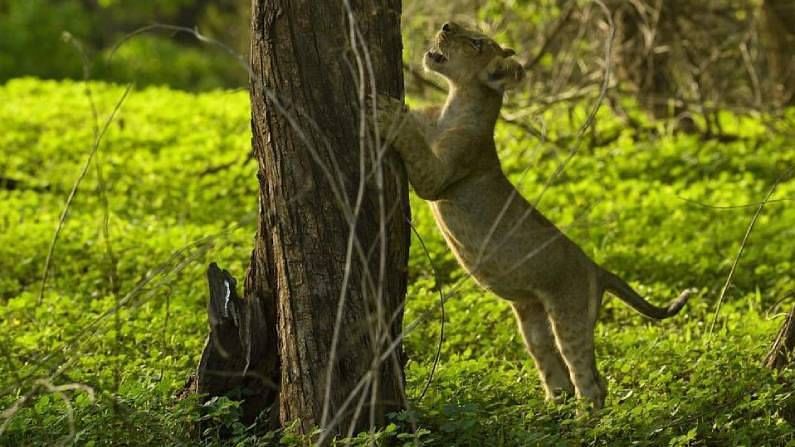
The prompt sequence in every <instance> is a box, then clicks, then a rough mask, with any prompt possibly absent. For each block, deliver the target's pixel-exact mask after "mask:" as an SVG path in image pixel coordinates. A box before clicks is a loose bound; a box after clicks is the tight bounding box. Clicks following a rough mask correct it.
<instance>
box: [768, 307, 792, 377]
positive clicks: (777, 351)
mask: <svg viewBox="0 0 795 447" xmlns="http://www.w3.org/2000/svg"><path fill="white" fill-rule="evenodd" d="M794 351H795V308H793V309H792V310H790V311H789V314H788V315H787V318H786V319H785V320H784V324H782V325H781V329H779V331H778V334H777V335H776V340H775V341H774V342H773V346H772V347H771V348H770V351H768V353H767V356H765V361H764V364H765V366H767V367H768V368H772V369H781V368H784V367H787V366H795V364H793V361H794V360H795V358H794V357H793V353H794Z"/></svg>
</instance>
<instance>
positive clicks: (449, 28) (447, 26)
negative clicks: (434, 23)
mask: <svg viewBox="0 0 795 447" xmlns="http://www.w3.org/2000/svg"><path fill="white" fill-rule="evenodd" d="M454 26H455V25H454V24H453V22H445V23H444V25H442V32H443V33H449V32H451V31H453V27H454Z"/></svg>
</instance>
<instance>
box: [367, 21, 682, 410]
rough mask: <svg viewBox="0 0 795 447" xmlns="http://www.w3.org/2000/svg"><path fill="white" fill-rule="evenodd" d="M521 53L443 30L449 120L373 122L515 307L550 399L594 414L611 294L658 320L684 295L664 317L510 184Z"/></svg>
mask: <svg viewBox="0 0 795 447" xmlns="http://www.w3.org/2000/svg"><path fill="white" fill-rule="evenodd" d="M513 55H514V51H513V50H510V49H505V48H502V47H500V45H498V44H497V43H496V42H494V41H493V40H492V39H489V38H488V37H486V36H485V35H483V34H481V33H479V32H476V31H472V30H469V29H466V28H464V27H462V26H460V25H457V24H455V23H446V24H444V26H442V29H441V31H439V33H438V34H437V35H436V37H435V39H434V41H433V45H432V47H431V49H430V50H429V51H428V52H427V53H425V57H424V64H425V67H426V69H428V70H431V71H434V72H436V73H439V74H440V75H442V76H443V77H445V78H446V79H447V81H448V84H449V94H448V96H447V101H446V102H445V104H444V106H443V107H441V108H435V109H429V110H426V111H420V112H410V111H408V109H406V108H405V106H403V104H402V103H401V102H399V101H397V100H395V99H391V98H387V97H379V98H378V101H377V103H378V104H377V107H378V108H377V110H378V114H377V122H378V125H379V126H380V128H381V129H389V131H388V133H389V134H390V139H391V140H393V143H394V147H395V148H396V149H397V150H398V152H399V153H400V155H401V157H402V158H403V161H404V162H405V165H406V169H407V172H408V177H409V181H410V182H411V184H412V186H413V187H414V190H415V191H416V193H417V195H419V196H420V197H421V198H423V199H425V200H428V201H429V202H430V206H431V209H432V210H433V215H434V217H435V219H436V223H437V224H438V226H439V228H440V229H441V231H442V233H443V234H444V237H445V239H446V240H447V243H448V245H449V246H450V248H451V249H452V250H453V253H455V256H456V258H457V259H458V261H459V262H460V264H461V265H462V266H463V267H464V268H465V269H466V270H467V271H468V272H469V273H470V274H471V275H472V276H473V277H474V278H475V280H476V281H477V282H478V283H479V284H480V285H481V286H483V287H484V288H486V289H488V290H490V291H492V292H494V293H495V294H497V295H499V296H500V297H502V298H504V299H506V300H509V301H510V302H511V305H512V306H513V309H514V312H515V314H516V318H517V320H518V323H519V327H520V329H521V332H522V335H523V336H524V340H525V342H526V344H527V348H528V350H529V351H530V354H531V355H532V357H533V359H534V360H535V363H536V367H537V369H538V372H539V374H540V376H541V381H542V382H543V385H544V389H545V391H546V395H547V398H548V399H549V398H557V397H558V396H559V395H561V394H571V393H572V392H573V391H576V395H577V397H578V398H584V399H586V400H587V401H589V402H590V403H591V404H592V405H593V406H595V407H596V408H599V407H601V406H602V405H603V404H604V399H605V395H606V394H607V386H606V383H605V382H604V381H603V380H602V379H601V378H600V376H599V373H598V372H597V369H596V361H595V359H594V325H595V323H596V319H597V314H598V309H599V306H600V304H601V299H602V295H603V294H604V292H605V291H609V292H611V293H613V294H614V295H616V296H617V297H619V298H620V299H621V300H623V301H624V302H626V303H627V304H629V305H630V306H631V307H633V308H634V309H635V310H637V311H638V312H640V313H641V314H643V315H645V316H647V317H649V318H654V319H662V318H667V317H670V316H673V315H675V314H676V313H677V312H679V310H680V309H681V308H682V306H684V304H685V302H686V301H687V298H688V296H689V291H685V292H683V293H682V295H680V296H679V298H677V299H676V300H674V301H673V302H671V303H670V304H669V305H668V306H667V307H665V308H662V307H657V306H654V305H652V304H650V303H649V302H647V301H646V300H644V299H643V298H642V297H641V296H640V295H638V294H637V293H636V292H635V291H634V290H632V288H631V287H630V286H629V285H627V283H626V282H624V281H623V280H622V279H621V278H619V277H618V276H616V275H614V274H613V273H610V272H608V271H607V270H605V269H603V268H602V267H600V266H598V265H597V264H596V263H594V261H592V260H591V259H590V258H588V256H587V255H586V254H585V253H583V251H582V250H581V249H580V248H579V247H578V246H577V245H576V244H575V243H574V242H572V241H571V240H569V239H568V238H567V237H566V236H565V235H564V234H563V233H562V232H561V231H560V230H559V229H558V228H556V227H555V225H553V224H552V223H551V222H550V221H549V220H547V219H546V218H545V217H544V216H543V215H542V214H541V213H540V212H538V210H536V209H535V208H533V206H532V205H530V203H528V202H527V201H526V200H525V199H524V198H523V197H522V196H521V195H520V194H519V192H518V191H517V190H516V189H515V188H514V186H513V185H512V184H511V183H510V182H509V181H508V180H507V179H506V178H505V175H504V174H503V173H502V170H501V167H500V162H499V159H498V158H497V151H496V148H495V145H494V125H495V123H496V121H497V118H498V116H499V113H500V108H501V106H502V98H503V93H504V92H505V90H507V89H509V88H511V87H514V86H516V85H518V84H519V83H520V82H521V81H522V80H523V79H524V75H525V73H524V69H523V68H522V65H521V64H520V63H519V62H518V61H517V60H516V59H514V58H513V57H512V56H513Z"/></svg>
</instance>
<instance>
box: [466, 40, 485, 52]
mask: <svg viewBox="0 0 795 447" xmlns="http://www.w3.org/2000/svg"><path fill="white" fill-rule="evenodd" d="M469 44H470V45H472V48H474V49H476V50H478V51H480V50H482V49H483V39H469Z"/></svg>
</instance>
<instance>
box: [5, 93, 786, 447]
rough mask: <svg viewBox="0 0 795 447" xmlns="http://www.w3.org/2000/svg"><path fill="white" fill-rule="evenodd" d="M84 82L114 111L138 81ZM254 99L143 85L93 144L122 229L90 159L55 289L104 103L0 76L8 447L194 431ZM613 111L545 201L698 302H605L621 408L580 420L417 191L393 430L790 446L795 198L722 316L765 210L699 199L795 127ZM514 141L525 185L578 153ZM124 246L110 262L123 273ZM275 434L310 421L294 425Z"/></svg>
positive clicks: (237, 211) (635, 266)
mask: <svg viewBox="0 0 795 447" xmlns="http://www.w3.org/2000/svg"><path fill="white" fill-rule="evenodd" d="M91 89H92V92H93V96H94V98H95V100H96V103H97V108H98V111H99V116H100V121H102V120H104V119H105V117H106V116H107V115H108V114H109V113H110V112H111V110H112V109H113V107H114V104H115V103H116V101H117V100H118V99H119V98H120V96H121V94H122V92H123V88H122V87H119V86H113V85H107V84H99V83H96V84H92V85H91ZM248 113H249V112H248V96H247V94H246V93H244V92H215V93H206V94H201V95H191V94H186V93H180V92H176V91H171V90H167V89H154V88H152V89H146V90H141V91H137V90H136V91H133V92H132V93H131V94H130V96H129V98H128V99H127V100H126V102H125V103H124V105H123V107H122V109H121V111H120V112H119V115H118V118H117V119H116V120H115V121H114V122H113V123H112V124H111V125H110V128H109V130H108V133H107V135H106V136H105V139H104V140H103V144H102V146H101V149H100V152H99V155H98V158H97V159H96V160H95V161H98V162H99V165H100V166H101V168H102V174H103V177H104V179H105V181H106V182H105V183H106V193H107V197H108V207H107V214H108V216H109V227H108V229H109V234H110V238H109V240H107V241H106V239H105V238H104V236H103V234H104V231H103V228H104V225H103V222H104V216H105V214H106V212H105V207H104V206H103V201H102V200H101V197H102V195H101V188H100V183H99V182H98V180H97V179H98V177H97V170H96V168H95V166H96V163H95V164H92V165H91V167H90V169H89V170H88V171H87V176H86V177H85V179H84V180H83V182H82V183H81V185H80V189H79V192H78V194H77V196H76V199H75V202H74V204H73V206H72V208H71V209H70V212H69V216H68V219H67V220H66V224H65V227H64V231H63V233H62V234H61V236H60V239H59V241H58V245H57V248H56V250H55V253H54V258H53V263H52V267H53V268H52V273H51V276H50V279H49V281H48V285H47V288H46V290H45V293H44V295H43V301H42V302H41V303H39V302H38V295H39V287H40V278H41V273H42V269H43V266H44V263H45V258H46V255H47V250H48V247H49V244H50V241H51V239H52V235H53V231H54V229H55V227H56V224H57V222H58V220H59V216H60V213H61V211H62V209H63V206H64V203H65V200H66V197H67V196H68V194H69V191H70V189H71V188H72V185H73V184H74V182H75V180H76V179H77V177H78V175H79V173H80V170H81V168H82V166H83V164H84V163H85V161H86V158H87V156H88V154H89V153H90V151H91V147H92V143H93V118H92V114H91V108H90V104H89V102H88V100H87V97H86V95H85V92H84V86H83V85H82V84H80V83H71V82H62V83H54V82H41V81H35V80H27V79H23V80H14V81H11V82H9V83H8V84H6V85H5V86H2V87H0V177H3V178H13V179H14V180H16V181H18V184H17V185H16V187H15V188H13V189H9V188H8V186H7V184H6V187H3V186H2V185H3V183H2V180H0V272H1V274H0V348H2V350H0V411H3V410H6V413H4V416H11V418H10V419H5V418H0V424H2V423H3V421H7V422H8V425H7V426H6V429H5V431H4V433H3V434H2V435H0V445H51V444H54V443H57V442H59V441H64V440H66V441H68V442H73V443H75V444H77V445H91V444H92V443H93V444H97V445H103V444H111V443H114V444H125V443H126V444H130V445H149V444H163V445H180V444H182V445H194V444H195V441H194V438H192V433H191V432H190V426H191V424H192V422H193V421H195V420H196V419H197V418H198V417H199V412H198V411H197V409H196V407H195V405H194V402H193V401H177V400H176V399H174V394H175V393H176V392H177V391H178V390H179V389H180V388H181V386H182V385H183V383H184V381H185V379H186V378H187V377H188V375H189V374H191V372H192V371H193V368H195V365H196V364H197V361H198V356H199V354H200V351H201V348H202V344H203V341H204V337H205V336H206V331H207V323H206V312H205V300H206V298H207V297H206V293H207V292H206V284H205V279H204V271H205V268H206V265H207V264H208V263H209V262H211V261H216V262H218V263H219V264H220V265H222V266H224V267H225V268H227V269H229V270H230V271H232V272H233V273H234V274H235V275H236V276H237V277H238V278H240V277H242V273H243V271H244V269H245V266H246V262H247V259H248V256H249V253H250V250H251V248H252V238H253V234H254V228H255V216H256V214H255V213H256V206H257V205H256V197H257V196H256V195H257V191H256V188H257V182H256V177H255V174H256V167H255V164H254V163H253V162H252V161H251V160H250V159H249V155H248V154H249V150H250V148H249V145H250V132H249V124H248V122H249V121H248V120H249V117H248ZM575 115H576V116H580V117H581V114H577V113H575ZM543 118H545V119H546V121H547V122H548V127H549V129H550V134H551V135H564V134H566V133H570V132H571V129H572V128H573V127H576V123H574V124H569V122H568V118H566V117H565V115H558V112H550V113H549V115H547V116H545V117H543ZM789 120H790V123H789V125H791V121H793V114H790V116H789ZM597 125H598V128H597V129H598V130H599V132H603V133H610V132H618V133H619V138H618V139H616V140H615V142H613V143H611V144H609V145H607V146H604V147H598V148H589V147H587V144H586V145H583V147H582V148H581V149H580V152H579V153H578V154H577V155H576V156H575V157H574V158H573V160H572V162H571V163H570V164H569V165H568V166H567V168H566V170H565V172H564V174H563V175H562V176H561V177H559V178H557V179H554V181H553V182H552V183H551V185H550V187H549V188H548V189H547V190H546V192H545V193H544V195H543V199H542V201H541V202H540V208H541V210H542V211H543V212H544V213H545V214H546V215H547V216H548V217H550V218H551V219H552V220H553V221H555V222H556V223H558V224H559V225H560V226H561V227H562V228H564V229H565V231H566V232H567V234H569V235H570V236H571V237H572V238H573V239H574V240H575V241H577V242H578V243H579V244H580V245H581V246H582V247H583V248H584V249H585V251H586V252H587V253H589V254H590V255H591V256H592V257H593V258H594V259H595V260H597V261H598V262H600V263H602V264H604V265H606V266H607V267H608V268H610V269H611V270H613V271H615V272H617V273H619V274H620V275H621V276H623V277H625V278H627V279H628V280H630V281H631V282H632V283H633V285H635V286H636V287H637V288H638V289H639V290H640V291H642V292H643V293H644V294H646V295H647V296H649V297H650V299H652V300H653V301H655V302H665V301H667V300H668V299H670V298H671V297H672V296H674V295H675V294H677V293H678V292H679V291H680V290H681V289H683V288H685V287H697V288H698V289H699V291H700V293H699V295H698V296H697V297H696V298H694V299H693V300H692V301H691V303H690V304H689V305H688V307H687V308H686V310H685V312H684V313H683V314H682V315H680V316H678V317H677V318H674V319H671V320H668V321H664V322H662V323H657V324H654V323H649V322H648V321H645V320H643V319H641V318H640V317H638V316H637V315H636V314H634V313H633V312H632V311H630V310H629V309H628V308H627V307H626V306H624V305H622V304H620V303H616V301H615V300H612V299H609V300H607V302H606V305H605V306H604V308H603V310H602V318H601V323H600V324H599V325H598V327H597V344H598V345H597V351H598V353H597V354H598V363H599V367H600V369H601V370H602V371H603V372H604V374H605V375H606V377H607V379H608V381H609V386H610V395H609V398H608V402H607V407H606V409H605V410H603V411H602V412H601V414H600V417H599V418H594V419H577V418H576V417H575V416H574V406H573V404H571V403H570V404H566V405H563V406H558V407H556V406H552V405H549V404H547V403H545V402H544V401H543V394H542V391H541V389H540V384H539V381H538V378H537V377H536V373H535V370H534V367H533V365H532V362H531V361H530V359H529V357H528V356H527V354H526V353H525V351H524V347H523V345H522V342H521V339H520V337H519V335H518V333H517V331H516V330H515V323H514V321H513V316H512V314H511V312H510V309H509V306H508V305H507V303H505V302H503V301H500V300H499V299H497V298H496V297H494V296H491V295H489V294H488V293H485V292H483V291H482V290H480V289H479V288H477V286H475V285H474V284H473V282H472V281H471V280H468V279H466V278H465V275H464V274H463V272H462V271H461V270H460V269H459V268H458V267H457V265H456V263H455V260H454V259H453V257H452V255H451V254H450V252H449V251H448V250H447V248H446V246H445V244H444V241H443V240H442V239H441V237H440V235H439V234H438V232H437V230H436V229H435V225H434V223H433V221H432V218H431V216H430V212H429V210H428V207H427V205H425V204H424V203H422V202H421V201H420V200H418V199H417V198H416V197H414V198H412V201H413V203H412V206H413V212H414V220H415V225H416V226H417V228H418V231H419V233H420V234H421V235H422V237H423V239H424V242H425V243H426V245H427V246H428V249H429V251H430V256H426V255H425V253H424V252H423V251H422V250H421V249H420V246H419V244H418V243H417V241H416V240H415V241H414V243H413V245H412V252H411V261H410V279H411V281H410V288H409V293H408V299H407V306H408V307H407V314H406V322H407V323H408V322H410V321H413V320H414V319H416V318H420V317H427V316H428V315H430V318H428V320H427V322H426V323H423V324H420V325H418V326H417V327H416V329H415V330H413V331H412V332H411V333H409V334H408V337H407V339H406V350H407V352H408V354H409V357H410V361H409V363H408V365H407V380H408V390H407V391H408V395H409V397H410V398H411V399H412V404H413V408H412V409H411V410H410V411H408V412H405V413H403V414H400V415H396V424H397V425H396V426H394V427H390V428H389V429H388V430H386V431H385V432H383V433H381V434H379V435H378V436H379V439H387V438H397V437H398V436H401V442H410V441H411V440H410V439H409V438H407V437H406V436H407V435H405V434H403V435H399V433H400V432H404V431H405V430H406V427H407V425H408V424H407V422H406V421H410V420H415V421H416V422H417V424H418V425H419V427H421V428H422V429H423V430H424V431H423V432H422V433H421V435H420V436H417V437H418V438H419V440H420V441H422V442H426V443H427V444H429V445H439V446H448V445H489V446H490V445H512V446H524V445H555V446H557V445H605V446H615V445H655V446H656V445H753V446H757V445H786V444H787V443H790V445H793V442H795V441H793V439H795V438H794V437H793V434H792V427H791V426H789V425H788V424H787V422H785V421H784V420H783V419H782V417H781V411H782V409H783V408H792V407H793V405H795V404H794V403H793V400H795V398H793V396H792V383H793V381H794V380H795V374H793V373H792V372H791V371H785V372H782V373H780V374H775V373H773V372H771V371H768V370H766V369H764V368H762V366H761V362H760V360H761V358H762V357H763V356H764V354H765V352H766V349H767V348H768V346H769V345H770V343H771V341H772V338H773V336H774V334H775V331H776V330H777V328H778V326H779V325H780V323H781V319H780V313H781V312H783V311H784V310H788V309H789V306H790V305H791V304H792V291H793V290H795V277H793V274H792V272H793V261H794V260H793V253H795V237H794V236H795V208H793V206H792V203H791V202H786V201H784V202H776V203H771V204H769V205H768V206H767V207H766V208H765V209H764V210H763V212H762V214H761V217H760V218H759V221H758V222H757V224H756V227H755V228H754V230H753V232H752V234H751V235H750V238H749V240H748V243H747V245H746V247H745V251H744V252H743V256H742V258H741V259H740V262H739V265H738V268H737V272H736V274H735V276H734V280H733V282H732V287H730V288H729V290H728V291H727V294H726V303H725V305H724V307H723V309H722V311H721V314H720V319H719V322H718V325H717V327H716V330H715V332H714V333H713V334H711V335H710V334H709V325H710V322H711V320H712V315H713V313H714V310H715V302H716V299H717V296H718V295H719V293H720V290H721V288H722V286H723V283H724V282H725V280H726V277H727V275H728V272H729V269H730V267H731V263H732V261H733V260H734V257H735V256H736V253H737V251H738V249H739V246H740V241H741V240H742V238H743V235H744V233H745V231H746V227H747V225H748V223H749V221H750V219H751V216H752V215H753V213H754V211H755V209H756V208H755V207H754V206H751V207H745V208H733V209H724V210H718V209H712V208H706V207H702V206H697V205H695V204H693V203H692V202H688V201H685V200H683V199H682V198H687V199H689V200H692V201H698V202H703V203H707V204H712V205H736V204H745V203H756V202H759V201H760V200H761V199H762V198H764V196H765V194H766V193H767V191H768V190H769V189H770V188H771V186H772V185H773V184H774V182H775V181H776V179H777V178H778V177H780V176H781V174H782V173H783V172H784V171H785V170H786V169H787V168H788V167H791V166H793V164H794V162H795V150H794V149H793V148H792V147H791V143H790V142H789V141H788V140H787V139H786V138H785V137H784V136H783V135H784V134H783V133H777V132H770V131H767V130H765V128H764V127H763V126H762V125H761V123H760V122H758V121H757V120H752V119H745V120H738V119H737V118H735V117H733V116H729V115H727V116H725V117H724V128H725V129H727V131H729V132H732V133H733V134H735V135H738V136H740V137H741V138H740V139H738V140H737V141H735V142H732V143H719V142H716V141H700V140H699V139H697V138H696V137H690V136H671V135H667V134H665V133H663V134H662V136H658V137H654V138H651V137H648V136H645V137H644V136H638V135H635V134H634V133H633V132H632V131H631V130H628V129H623V128H622V127H621V126H620V124H619V123H618V122H616V121H615V119H614V118H613V117H611V116H610V115H609V114H608V113H607V112H603V113H600V115H599V119H598V120H597ZM498 145H499V147H500V148H501V149H500V151H501V157H502V159H503V161H504V165H505V169H506V171H507V172H508V174H509V175H510V176H511V178H512V180H513V181H514V182H515V183H517V184H520V189H521V190H522V191H523V193H524V194H525V195H526V196H527V197H529V198H534V197H537V196H538V194H539V192H540V191H541V190H543V189H544V187H545V185H546V184H547V183H548V182H549V181H550V178H551V177H552V175H553V173H554V172H555V169H556V167H557V166H558V164H559V163H560V161H561V160H562V159H563V158H565V155H566V153H565V150H561V149H555V148H554V147H553V146H550V145H541V144H539V143H538V142H537V141H536V140H534V139H532V138H530V137H528V136H526V135H525V134H524V133H522V132H521V131H519V130H518V129H516V128H514V127H509V126H505V125H502V126H501V127H500V128H499V129H498ZM525 170H527V172H526V174H523V173H524V171H525ZM774 198H795V180H793V179H791V178H790V179H785V180H784V181H782V182H781V183H780V184H779V185H778V187H777V190H776V193H775V195H774ZM108 242H109V243H110V248H111V250H112V253H113V256H114V258H115V259H116V260H117V274H116V275H117V278H118V280H117V281H116V282H115V283H114V284H112V285H111V284H110V283H109V281H108V277H109V275H110V272H109V267H108V266H109V265H111V263H110V262H109V261H108ZM432 266H433V267H435V269H436V271H437V272H438V275H439V277H438V278H435V277H434V268H432ZM437 279H438V282H437ZM437 284H438V285H441V286H443V287H445V288H446V289H447V291H448V295H449V296H448V301H447V303H446V313H447V324H446V327H445V333H446V337H445V342H444V345H443V350H442V355H441V361H440V363H439V367H438V370H437V372H436V375H435V376H434V378H433V382H432V385H431V387H430V389H429V391H428V393H427V394H426V395H425V397H424V398H423V399H422V400H421V401H418V400H417V396H418V395H419V393H420V391H421V390H422V388H423V386H424V384H425V381H426V380H427V377H428V374H429V371H430V368H431V364H432V360H433V357H434V355H435V350H436V342H435V340H436V339H437V337H438V333H439V329H440V327H439V322H438V320H439V318H438V317H439V312H440V310H439V307H438V295H437V293H436V291H435V290H436V285H437ZM117 308H118V309H119V310H118V311H116V312H114V311H113V310H114V309H117ZM77 384H79V385H80V388H74V387H71V386H70V385H77ZM89 389H90V390H92V392H89V391H87V390H89ZM92 394H93V395H92ZM15 403H21V404H20V405H19V406H18V407H16V408H14V411H13V412H11V411H9V409H10V408H12V407H13V406H14V404H15ZM233 413H234V405H233V404H231V403H229V402H218V403H217V408H216V409H215V412H214V413H212V414H213V415H214V416H213V417H214V418H215V419H217V420H222V421H227V420H228V419H229V417H230V415H231V414H233ZM70 420H72V421H73V422H72V423H70ZM70 433H73V434H74V436H75V438H74V439H72V438H70ZM238 435H239V437H238V440H239V441H240V442H241V445H251V444H253V443H254V442H255V441H254V440H253V438H250V437H247V433H246V432H245V431H241V430H240V429H239V428H238ZM358 441H361V442H365V441H366V438H365V437H362V438H359V440H358ZM420 441H417V442H420ZM266 442H268V441H264V440H262V441H261V443H266ZM282 442H283V443H285V444H298V443H300V442H301V440H300V438H298V437H295V436H292V435H289V434H288V435H286V436H285V437H284V439H283V440H282ZM412 442H413V441H412Z"/></svg>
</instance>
